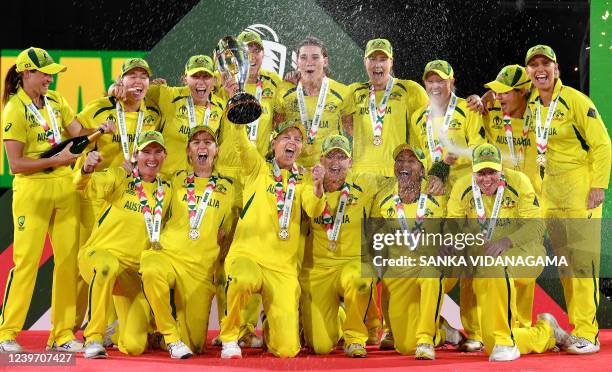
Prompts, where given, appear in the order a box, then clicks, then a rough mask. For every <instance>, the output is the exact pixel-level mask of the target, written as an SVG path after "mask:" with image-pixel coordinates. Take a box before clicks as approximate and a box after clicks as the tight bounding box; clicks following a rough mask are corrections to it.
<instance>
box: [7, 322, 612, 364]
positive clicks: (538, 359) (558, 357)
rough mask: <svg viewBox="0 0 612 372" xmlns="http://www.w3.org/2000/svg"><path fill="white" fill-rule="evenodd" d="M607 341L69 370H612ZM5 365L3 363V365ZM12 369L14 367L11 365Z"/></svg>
mask: <svg viewBox="0 0 612 372" xmlns="http://www.w3.org/2000/svg"><path fill="white" fill-rule="evenodd" d="M46 339H47V332H44V331H25V332H22V334H21V335H20V336H19V337H18V341H19V342H20V343H21V345H22V346H23V347H24V348H26V349H27V350H28V351H32V352H42V351H43V350H44V345H45V342H46ZM600 340H601V343H602V344H603V345H602V347H601V351H600V352H599V353H598V354H594V355H589V356H576V355H568V354H565V353H553V352H548V353H545V354H539V355H538V354H532V355H524V356H522V357H521V358H520V359H519V360H516V361H514V362H509V363H489V362H488V361H487V357H486V356H485V354H484V353H475V354H466V353H460V352H457V351H454V350H451V349H438V350H437V351H436V357H437V359H436V360H434V361H423V360H415V359H414V358H413V357H409V356H401V355H398V354H397V353H395V352H393V351H378V350H376V349H374V348H368V351H369V354H368V357H367V358H365V359H349V358H347V357H345V356H344V355H343V354H342V352H341V351H340V350H338V351H335V352H334V353H333V354H331V355H327V356H313V355H307V354H305V353H301V354H300V355H299V357H297V358H294V359H279V358H275V357H273V356H272V355H271V354H269V353H262V352H261V351H259V350H250V349H245V350H246V355H245V356H244V358H243V359H242V360H221V359H220V358H219V353H220V348H215V347H213V348H211V349H210V350H209V353H208V354H207V355H200V356H196V357H193V358H191V359H188V360H174V359H170V357H169V356H168V354H167V353H166V352H163V351H155V352H147V353H145V354H144V355H141V356H138V357H128V356H125V355H123V354H121V353H120V352H119V351H117V350H115V349H113V350H110V351H109V359H106V360H104V359H99V360H86V359H83V358H82V357H81V355H78V356H77V358H76V367H74V366H73V367H69V368H70V369H69V370H70V371H125V372H127V371H129V372H136V371H156V370H157V371H159V372H161V371H164V372H165V371H181V372H185V371H191V370H194V371H195V370H200V371H201V370H202V369H203V368H206V369H208V368H212V369H221V370H228V371H246V370H261V371H264V370H319V371H330V370H351V371H358V370H370V371H374V370H382V371H384V372H388V371H389V370H391V369H394V370H400V369H405V368H410V369H412V370H420V369H423V370H425V369H427V370H428V371H467V370H469V371H473V370H482V371H485V370H486V371H490V370H495V371H498V370H501V371H519V370H521V371H539V370H559V369H561V370H564V371H565V370H576V371H577V370H582V371H584V370H588V371H610V370H612V330H603V331H601V333H600ZM4 365H6V364H4ZM42 368H44V370H45V371H53V370H60V368H61V369H62V370H63V369H64V368H66V367H49V366H45V367H42ZM3 369H4V367H3V366H0V370H3ZM9 369H11V370H13V368H11V367H9ZM40 370H41V367H40V366H37V367H25V366H22V367H20V368H19V369H18V371H40Z"/></svg>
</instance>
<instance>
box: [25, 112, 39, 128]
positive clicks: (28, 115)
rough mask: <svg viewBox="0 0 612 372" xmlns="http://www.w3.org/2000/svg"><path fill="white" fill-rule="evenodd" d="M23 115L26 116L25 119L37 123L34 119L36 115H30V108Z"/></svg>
mask: <svg viewBox="0 0 612 372" xmlns="http://www.w3.org/2000/svg"><path fill="white" fill-rule="evenodd" d="M25 117H26V120H27V121H29V122H30V123H32V124H36V125H38V121H37V120H36V117H35V116H34V115H32V113H31V112H30V110H28V111H27V112H26V114H25Z"/></svg>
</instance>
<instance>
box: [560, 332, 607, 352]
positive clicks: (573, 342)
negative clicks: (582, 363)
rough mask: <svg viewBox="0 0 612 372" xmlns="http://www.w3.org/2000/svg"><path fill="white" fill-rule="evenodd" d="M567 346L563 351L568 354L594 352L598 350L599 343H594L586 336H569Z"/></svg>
mask: <svg viewBox="0 0 612 372" xmlns="http://www.w3.org/2000/svg"><path fill="white" fill-rule="evenodd" d="M568 344H569V346H568V347H567V349H565V351H566V352H567V353H568V354H594V353H597V352H598V351H599V344H594V343H592V342H591V341H589V340H587V339H586V338H582V337H576V336H573V335H572V336H571V337H570V338H569V340H568Z"/></svg>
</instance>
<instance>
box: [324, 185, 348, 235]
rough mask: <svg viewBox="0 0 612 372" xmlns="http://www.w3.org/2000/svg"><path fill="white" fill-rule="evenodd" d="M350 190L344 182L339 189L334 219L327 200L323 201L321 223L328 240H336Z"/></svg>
mask: <svg viewBox="0 0 612 372" xmlns="http://www.w3.org/2000/svg"><path fill="white" fill-rule="evenodd" d="M350 190H351V187H350V186H349V184H348V183H346V182H345V183H344V185H342V188H341V189H340V201H338V209H337V210H336V219H335V220H334V219H333V218H332V216H331V212H330V209H329V204H328V203H327V201H326V202H325V208H324V209H323V223H324V224H325V230H326V232H327V239H328V240H329V241H330V242H335V241H337V240H338V236H339V235H340V227H341V225H342V220H343V219H344V212H345V211H346V204H347V201H348V196H349V192H350Z"/></svg>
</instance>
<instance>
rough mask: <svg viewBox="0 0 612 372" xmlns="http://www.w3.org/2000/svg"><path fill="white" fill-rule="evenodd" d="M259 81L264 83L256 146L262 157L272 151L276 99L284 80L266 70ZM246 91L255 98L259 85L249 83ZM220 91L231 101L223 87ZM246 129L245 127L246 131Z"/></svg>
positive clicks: (260, 75) (261, 72)
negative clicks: (271, 136) (271, 135)
mask: <svg viewBox="0 0 612 372" xmlns="http://www.w3.org/2000/svg"><path fill="white" fill-rule="evenodd" d="M259 79H261V82H262V87H261V88H262V91H261V100H260V102H259V103H260V105H261V116H260V117H259V124H258V129H257V140H256V146H257V151H258V152H259V153H260V154H261V155H262V156H265V155H266V153H267V152H268V150H269V149H270V134H271V133H272V124H273V119H274V105H275V104H276V97H277V95H278V93H279V92H280V88H281V83H282V79H281V78H280V76H278V75H277V74H276V73H275V72H272V71H265V70H259ZM244 90H245V91H246V92H247V93H249V94H252V95H253V97H255V93H256V91H257V84H256V83H247V84H245V85H244ZM218 91H219V92H222V96H223V98H224V99H225V100H227V99H229V97H227V94H226V92H225V90H224V89H223V87H222V86H221V87H220V88H219V89H218ZM246 128H247V127H246V126H245V130H246Z"/></svg>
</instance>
